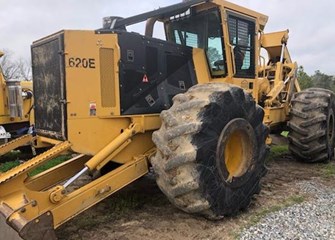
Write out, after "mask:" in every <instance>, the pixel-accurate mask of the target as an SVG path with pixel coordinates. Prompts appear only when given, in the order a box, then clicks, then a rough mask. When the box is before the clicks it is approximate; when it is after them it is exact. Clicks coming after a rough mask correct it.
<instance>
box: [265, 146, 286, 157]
mask: <svg viewBox="0 0 335 240" xmlns="http://www.w3.org/2000/svg"><path fill="white" fill-rule="evenodd" d="M288 152H289V151H288V146H287V145H275V146H271V148H270V153H269V155H268V157H267V161H270V160H273V159H274V158H276V157H279V156H281V155H283V154H287V153H288Z"/></svg>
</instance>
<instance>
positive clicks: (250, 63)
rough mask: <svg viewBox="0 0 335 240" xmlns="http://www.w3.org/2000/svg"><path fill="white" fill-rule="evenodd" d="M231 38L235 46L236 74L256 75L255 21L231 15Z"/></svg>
mask: <svg viewBox="0 0 335 240" xmlns="http://www.w3.org/2000/svg"><path fill="white" fill-rule="evenodd" d="M228 28H229V40H230V44H231V45H233V46H234V55H235V66H236V76H239V77H254V76H255V53H254V52H255V43H254V42H255V40H254V38H255V23H254V22H253V21H250V20H247V19H244V18H240V17H237V16H235V15H230V16H229V18H228Z"/></svg>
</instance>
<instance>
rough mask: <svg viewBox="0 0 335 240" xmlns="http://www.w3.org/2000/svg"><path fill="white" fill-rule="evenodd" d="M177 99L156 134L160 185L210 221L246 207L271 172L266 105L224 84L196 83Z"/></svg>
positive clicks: (178, 202)
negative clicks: (267, 143)
mask: <svg viewBox="0 0 335 240" xmlns="http://www.w3.org/2000/svg"><path fill="white" fill-rule="evenodd" d="M173 102H174V103H173V106H172V107H171V108H170V109H169V110H167V111H163V112H162V113H161V119H162V126H161V128H160V129H159V130H158V131H156V132H155V133H154V134H153V141H154V143H155V144H156V146H157V153H156V155H155V156H154V157H153V158H152V161H151V162H152V165H153V168H154V170H155V172H156V174H157V184H158V186H159V187H160V189H161V190H162V191H163V192H164V193H165V195H166V196H167V197H168V199H169V200H170V201H171V202H172V203H173V204H174V205H175V206H177V207H178V208H180V209H182V210H184V211H186V212H189V213H196V214H200V215H203V216H205V217H207V218H210V219H220V218H222V217H223V216H226V215H234V214H236V213H237V212H238V211H239V210H241V209H245V208H247V207H248V205H249V203H250V200H251V197H252V196H253V194H255V193H258V192H259V191H260V186H259V183H260V179H261V178H262V176H264V175H265V173H266V168H265V166H264V161H265V155H266V152H267V146H266V145H265V140H266V137H267V134H268V129H267V127H266V126H265V125H264V124H263V116H264V113H263V110H262V108H261V107H259V106H258V105H256V104H255V102H254V100H253V98H252V96H250V95H249V94H247V93H246V92H244V91H243V90H242V89H240V88H238V87H236V86H233V85H229V84H225V83H212V84H204V85H196V86H194V87H192V88H190V89H189V90H188V91H187V92H186V93H185V94H179V95H177V96H175V97H174V99H173Z"/></svg>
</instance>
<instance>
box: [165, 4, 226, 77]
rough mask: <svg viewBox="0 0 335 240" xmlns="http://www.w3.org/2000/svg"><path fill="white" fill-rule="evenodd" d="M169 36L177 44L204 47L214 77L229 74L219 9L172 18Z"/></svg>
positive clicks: (169, 25) (168, 26) (168, 29)
mask: <svg viewBox="0 0 335 240" xmlns="http://www.w3.org/2000/svg"><path fill="white" fill-rule="evenodd" d="M167 38H168V40H170V41H173V42H175V43H177V44H181V45H184V46H188V47H193V48H202V49H204V50H205V52H206V57H207V62H208V66H209V69H210V72H211V75H212V77H222V76H225V75H226V74H227V70H226V69H227V67H226V58H225V51H224V47H223V46H224V44H223V33H222V25H221V16H220V12H219V10H218V9H211V10H207V11H202V12H200V13H198V14H192V15H191V14H189V15H188V16H184V17H180V18H175V19H171V20H170V22H169V23H168V24H167Z"/></svg>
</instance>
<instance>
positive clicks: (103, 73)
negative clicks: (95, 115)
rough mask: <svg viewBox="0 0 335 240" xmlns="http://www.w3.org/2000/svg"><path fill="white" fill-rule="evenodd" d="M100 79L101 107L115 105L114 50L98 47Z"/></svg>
mask: <svg viewBox="0 0 335 240" xmlns="http://www.w3.org/2000/svg"><path fill="white" fill-rule="evenodd" d="M100 79H101V80H100V81H101V101H102V102H101V104H102V107H115V106H116V99H115V76H114V50H113V49H111V48H101V49H100Z"/></svg>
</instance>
